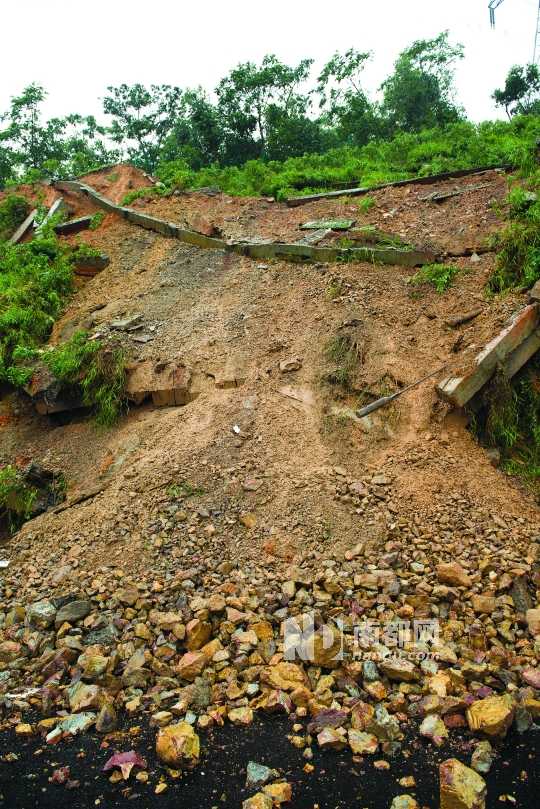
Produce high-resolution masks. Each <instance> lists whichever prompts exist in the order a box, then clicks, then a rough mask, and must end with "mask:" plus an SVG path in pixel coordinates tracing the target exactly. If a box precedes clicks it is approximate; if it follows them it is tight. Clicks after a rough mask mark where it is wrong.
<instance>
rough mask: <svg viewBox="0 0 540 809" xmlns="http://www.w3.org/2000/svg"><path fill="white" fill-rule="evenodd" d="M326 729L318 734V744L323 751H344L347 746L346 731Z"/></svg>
mask: <svg viewBox="0 0 540 809" xmlns="http://www.w3.org/2000/svg"><path fill="white" fill-rule="evenodd" d="M340 730H341V733H340V732H339V730H336V728H324V730H321V732H320V733H318V734H317V743H318V745H319V747H320V748H321V750H343V749H344V748H345V747H346V746H347V740H346V737H345V731H344V730H343V728H340Z"/></svg>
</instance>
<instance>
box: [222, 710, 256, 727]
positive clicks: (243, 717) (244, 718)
mask: <svg viewBox="0 0 540 809" xmlns="http://www.w3.org/2000/svg"><path fill="white" fill-rule="evenodd" d="M227 716H228V718H229V721H230V722H232V723H233V725H251V724H252V722H253V711H252V710H251V708H232V709H231V710H230V711H229V713H228V714H227Z"/></svg>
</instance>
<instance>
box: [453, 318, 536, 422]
mask: <svg viewBox="0 0 540 809" xmlns="http://www.w3.org/2000/svg"><path fill="white" fill-rule="evenodd" d="M539 326H540V311H539V305H538V304H531V305H529V306H526V307H525V309H522V311H521V312H519V313H518V314H517V315H516V317H515V318H514V320H513V321H512V323H511V324H510V325H509V326H507V327H506V328H505V329H504V330H503V331H502V332H501V333H500V334H498V335H497V337H495V338H494V339H493V340H492V341H491V342H490V343H488V344H487V346H486V347H485V348H484V350H483V351H481V352H480V354H478V355H477V357H476V358H475V361H474V366H473V368H472V369H471V370H470V371H469V372H468V373H467V374H466V375H465V376H463V377H447V378H446V379H443V381H442V382H441V383H440V384H439V385H438V386H437V393H438V394H439V396H440V397H441V398H442V399H444V400H445V401H447V402H450V404H453V405H455V406H456V407H463V405H465V404H467V402H468V401H469V400H470V399H472V397H473V396H474V395H475V394H476V393H478V391H479V390H480V389H481V388H482V387H483V386H484V385H485V384H486V382H488V381H489V380H490V379H491V377H492V375H493V374H494V372H495V370H496V368H497V365H499V363H502V362H506V365H505V371H506V374H507V376H508V377H511V376H513V374H515V373H516V371H518V370H519V368H521V367H522V365H524V363H525V362H527V360H528V359H530V357H532V355H533V354H534V353H535V352H536V351H537V350H538V348H539V347H540V337H539V336H537V331H538V328H539ZM528 338H529V341H528Z"/></svg>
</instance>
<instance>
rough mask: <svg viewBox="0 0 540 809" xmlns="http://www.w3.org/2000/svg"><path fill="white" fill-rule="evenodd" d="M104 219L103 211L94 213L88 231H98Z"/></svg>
mask: <svg viewBox="0 0 540 809" xmlns="http://www.w3.org/2000/svg"><path fill="white" fill-rule="evenodd" d="M104 219H105V214H104V213H103V211H96V213H95V214H94V215H93V216H92V219H91V221H90V230H98V228H100V227H101V225H102V224H103V220H104Z"/></svg>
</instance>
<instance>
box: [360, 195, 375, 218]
mask: <svg viewBox="0 0 540 809" xmlns="http://www.w3.org/2000/svg"><path fill="white" fill-rule="evenodd" d="M374 205H375V200H374V199H373V197H369V196H367V197H362V199H361V200H360V201H359V202H357V203H356V206H357V208H358V211H359V212H360V213H363V214H366V213H369V212H370V211H371V209H372V208H373V206H374Z"/></svg>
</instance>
